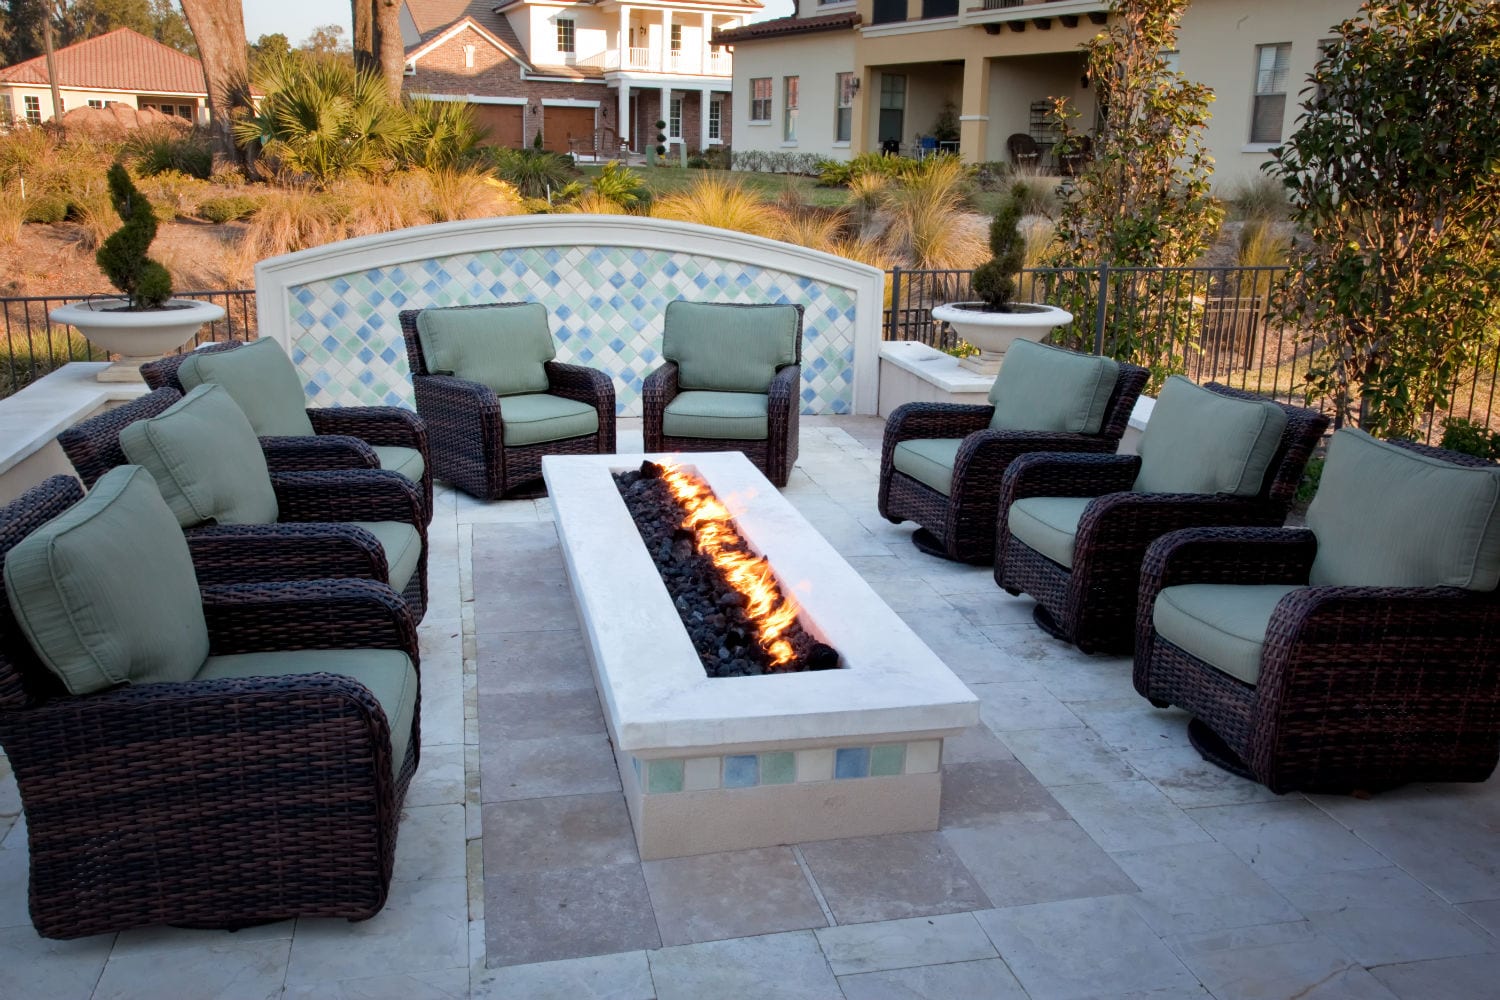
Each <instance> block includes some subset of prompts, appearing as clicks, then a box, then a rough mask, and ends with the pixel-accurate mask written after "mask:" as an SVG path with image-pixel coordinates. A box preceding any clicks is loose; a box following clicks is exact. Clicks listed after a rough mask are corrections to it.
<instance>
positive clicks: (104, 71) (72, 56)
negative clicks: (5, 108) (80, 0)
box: [0, 28, 208, 95]
mask: <svg viewBox="0 0 1500 1000" xmlns="http://www.w3.org/2000/svg"><path fill="white" fill-rule="evenodd" d="M53 60H54V62H55V63H56V65H57V82H58V84H59V85H61V86H64V87H82V88H92V89H96V90H121V91H128V92H130V93H137V94H204V95H206V94H207V93H208V87H207V85H206V84H205V83H204V82H203V65H202V64H201V63H199V62H198V60H197V59H194V58H193V57H192V56H190V55H186V54H185V53H182V52H178V51H177V50H176V49H174V48H172V47H170V46H167V45H163V44H162V43H161V42H158V41H156V40H154V39H151V38H147V37H146V36H145V35H142V34H141V33H140V32H137V31H132V30H131V29H129V28H116V29H115V30H114V31H111V32H109V33H107V34H103V35H99V36H97V37H94V38H90V39H87V40H85V41H82V42H78V43H76V44H74V45H69V46H68V47H66V48H62V49H58V50H57V51H56V52H55V53H53ZM0 82H3V83H43V84H44V83H46V82H47V62H46V57H44V56H37V57H36V58H35V59H28V60H26V61H25V62H19V63H16V64H15V65H14V66H7V67H5V68H4V69H0Z"/></svg>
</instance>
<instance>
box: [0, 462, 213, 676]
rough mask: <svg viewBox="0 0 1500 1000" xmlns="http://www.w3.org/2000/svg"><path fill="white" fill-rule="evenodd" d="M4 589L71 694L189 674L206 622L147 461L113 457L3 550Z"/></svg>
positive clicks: (202, 653) (189, 565)
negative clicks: (82, 493) (61, 506)
mask: <svg viewBox="0 0 1500 1000" xmlns="http://www.w3.org/2000/svg"><path fill="white" fill-rule="evenodd" d="M5 589H6V594H7V596H8V597H9V599H10V607H11V611H13V612H14V613H15V616H16V621H17V622H18V623H20V626H21V630H22V631H23V632H25V633H26V638H27V639H28V640H30V642H31V645H32V648H34V649H35V650H36V652H37V655H38V656H39V657H40V658H41V660H42V662H43V663H45V664H46V665H47V666H48V667H49V668H50V669H51V670H52V672H53V673H55V674H57V676H58V677H60V678H62V682H63V684H64V685H65V686H66V687H67V689H68V690H69V691H71V692H72V693H74V694H88V693H89V692H91V691H101V690H103V689H105V688H109V687H113V686H114V685H116V684H125V683H130V682H132V681H133V682H135V683H139V684H150V683H153V682H156V681H186V680H191V679H192V677H193V676H194V675H195V674H196V673H197V672H198V668H199V667H200V666H202V664H203V660H204V658H205V657H207V656H208V627H207V625H205V624H204V620H203V603H202V599H201V598H200V597H199V596H198V578H197V576H196V575H195V574H194V573H193V560H192V557H191V556H189V555H188V547H187V540H186V539H184V538H183V537H182V529H181V528H179V527H178V526H177V519H176V518H175V517H173V516H172V511H171V510H169V509H168V508H167V505H166V503H165V502H164V501H163V500H162V498H161V494H160V493H159V492H157V489H156V484H155V483H153V482H152V481H151V476H150V474H149V473H147V472H146V470H145V469H142V468H140V467H139V466H134V465H121V466H118V467H116V468H114V469H111V470H110V471H109V472H107V473H105V474H104V475H103V476H102V477H100V479H99V481H98V482H97V483H95V484H94V488H93V489H92V490H90V491H89V494H88V496H86V497H84V498H83V499H82V500H80V501H79V502H78V503H77V504H74V505H73V507H72V508H70V509H69V510H67V511H65V512H64V513H62V514H59V515H58V516H57V517H55V518H53V519H52V520H50V521H48V522H47V523H46V524H44V525H42V526H41V527H40V528H38V529H37V530H35V531H33V532H32V533H31V534H29V535H27V536H26V537H25V538H24V539H22V540H21V542H20V543H19V544H18V545H16V546H15V548H13V549H11V550H10V554H9V555H8V556H6V559H5Z"/></svg>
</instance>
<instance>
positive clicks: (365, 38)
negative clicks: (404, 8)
mask: <svg viewBox="0 0 1500 1000" xmlns="http://www.w3.org/2000/svg"><path fill="white" fill-rule="evenodd" d="M349 8H350V12H351V13H352V14H353V15H354V67H355V69H358V70H363V71H365V72H370V73H378V74H380V78H381V79H382V80H384V81H385V88H386V91H387V92H388V93H389V94H390V95H391V100H392V101H399V100H400V99H401V79H402V77H403V76H405V74H406V46H405V44H404V43H403V42H402V41H401V4H400V0H350V4H349Z"/></svg>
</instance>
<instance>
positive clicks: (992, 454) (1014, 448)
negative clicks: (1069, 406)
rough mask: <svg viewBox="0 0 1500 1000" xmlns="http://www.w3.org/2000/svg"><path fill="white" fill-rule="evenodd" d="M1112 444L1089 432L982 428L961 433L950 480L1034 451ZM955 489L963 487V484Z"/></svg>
mask: <svg viewBox="0 0 1500 1000" xmlns="http://www.w3.org/2000/svg"><path fill="white" fill-rule="evenodd" d="M1114 447H1115V443H1114V442H1113V441H1109V440H1106V439H1105V438H1101V437H1096V436H1093V435H1089V434H1067V433H1063V432H1061V431H1059V432H1055V433H1054V432H1047V431H1003V430H990V429H989V428H985V429H984V430H978V431H974V432H973V433H972V434H967V435H965V436H964V443H963V444H961V445H959V446H958V454H957V455H955V456H954V458H953V481H954V482H955V483H961V482H962V481H963V480H964V479H965V478H966V476H967V474H968V471H969V469H971V468H975V469H979V468H983V469H996V470H998V469H1001V468H1004V467H1005V466H1008V465H1009V464H1010V463H1011V462H1013V461H1015V460H1016V459H1017V458H1019V457H1020V456H1022V455H1029V454H1032V453H1034V452H1051V453H1057V452H1083V453H1098V452H1106V451H1113V450H1114ZM955 490H956V491H959V490H962V486H957V487H955Z"/></svg>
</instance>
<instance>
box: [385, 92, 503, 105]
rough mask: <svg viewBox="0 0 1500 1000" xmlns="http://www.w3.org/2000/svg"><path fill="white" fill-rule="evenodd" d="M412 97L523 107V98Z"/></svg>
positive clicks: (443, 95)
mask: <svg viewBox="0 0 1500 1000" xmlns="http://www.w3.org/2000/svg"><path fill="white" fill-rule="evenodd" d="M412 96H413V97H424V98H426V99H427V100H429V101H449V102H456V103H459V104H514V105H517V106H524V105H525V104H526V98H524V97H484V96H481V95H479V94H412Z"/></svg>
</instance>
